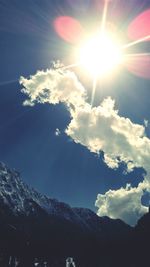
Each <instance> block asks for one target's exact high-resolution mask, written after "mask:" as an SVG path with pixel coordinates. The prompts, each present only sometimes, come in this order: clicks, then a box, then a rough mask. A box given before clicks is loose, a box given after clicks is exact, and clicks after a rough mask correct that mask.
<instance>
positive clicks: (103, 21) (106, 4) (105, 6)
mask: <svg viewBox="0 0 150 267" xmlns="http://www.w3.org/2000/svg"><path fill="white" fill-rule="evenodd" d="M108 3H109V1H108V0H105V1H104V10H103V15H102V21H101V29H100V30H101V33H103V32H104V30H105V25H106V18H107V12H108Z"/></svg>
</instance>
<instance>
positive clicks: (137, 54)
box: [124, 53, 150, 58]
mask: <svg viewBox="0 0 150 267" xmlns="http://www.w3.org/2000/svg"><path fill="white" fill-rule="evenodd" d="M147 56H150V53H136V54H126V55H125V56H124V57H125V58H126V57H127V58H130V57H131V58H132V57H147Z"/></svg>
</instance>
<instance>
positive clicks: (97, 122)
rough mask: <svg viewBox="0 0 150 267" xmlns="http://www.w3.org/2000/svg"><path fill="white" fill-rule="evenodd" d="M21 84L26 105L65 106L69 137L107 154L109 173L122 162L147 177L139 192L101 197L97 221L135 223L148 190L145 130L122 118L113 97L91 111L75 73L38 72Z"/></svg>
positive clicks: (149, 150)
mask: <svg viewBox="0 0 150 267" xmlns="http://www.w3.org/2000/svg"><path fill="white" fill-rule="evenodd" d="M57 67H59V66H57ZM20 83H21V84H22V85H23V86H24V89H22V91H23V92H24V93H26V94H27V95H28V97H29V100H26V101H25V104H30V105H32V104H34V103H35V102H40V103H45V102H48V103H50V104H57V103H59V102H63V103H64V104H65V105H66V106H67V108H68V109H69V111H70V116H71V122H70V123H69V125H68V127H67V129H66V134H67V135H68V136H69V137H71V138H72V139H73V140H74V141H75V142H76V143H80V144H82V145H83V146H86V147H87V148H88V149H89V150H90V151H91V152H93V153H98V154H99V153H100V152H101V151H103V152H104V161H105V163H106V164H107V165H108V166H109V167H110V168H117V167H118V166H119V163H120V162H121V161H123V162H125V163H126V164H127V171H132V170H133V168H134V167H143V168H144V169H145V170H146V171H147V175H146V176H145V181H144V183H143V184H140V185H139V186H138V187H137V188H130V189H129V188H128V187H127V188H125V189H123V188H120V189H119V190H116V191H113V190H109V191H108V192H106V193H105V194H104V195H102V194H99V195H98V197H97V201H96V206H97V207H98V213H99V215H108V216H110V217H112V218H122V219H124V220H125V221H126V222H128V223H135V222H136V220H137V219H138V218H139V217H140V216H141V215H142V214H143V213H145V212H146V211H147V208H146V207H144V206H142V205H141V196H142V194H143V189H145V188H148V189H149V184H150V139H149V138H148V137H146V134H145V127H144V126H143V125H139V124H135V123H133V122H132V121H131V120H130V119H129V118H125V117H121V116H119V113H118V111H117V110H116V109H115V102H114V100H112V99H111V98H110V97H108V98H106V99H104V101H103V102H102V103H101V104H100V105H99V106H97V107H92V106H91V105H90V104H89V103H88V102H87V101H86V93H85V89H84V87H83V85H82V84H81V82H80V81H79V80H78V78H77V76H76V75H75V73H73V72H71V71H69V70H65V69H64V68H56V69H55V68H54V69H50V70H46V71H38V72H37V73H36V74H35V75H34V76H31V77H30V78H29V79H26V78H24V77H21V78H20ZM57 133H58V131H56V133H55V134H56V135H57ZM110 199H111V200H112V201H110Z"/></svg>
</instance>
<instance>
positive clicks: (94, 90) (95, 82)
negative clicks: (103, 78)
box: [91, 75, 97, 107]
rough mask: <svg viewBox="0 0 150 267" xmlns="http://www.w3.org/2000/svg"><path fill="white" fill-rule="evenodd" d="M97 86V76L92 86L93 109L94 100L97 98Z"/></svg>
mask: <svg viewBox="0 0 150 267" xmlns="http://www.w3.org/2000/svg"><path fill="white" fill-rule="evenodd" d="M96 86H97V75H96V76H95V77H94V79H93V86H92V97H91V107H92V106H93V103H94V98H95V92H96Z"/></svg>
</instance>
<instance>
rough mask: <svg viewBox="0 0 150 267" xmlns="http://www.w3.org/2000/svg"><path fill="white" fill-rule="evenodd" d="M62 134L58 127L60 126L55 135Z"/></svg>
mask: <svg viewBox="0 0 150 267" xmlns="http://www.w3.org/2000/svg"><path fill="white" fill-rule="evenodd" d="M60 134H61V131H60V130H59V129H58V128H56V130H55V135H56V136H59V135H60Z"/></svg>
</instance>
